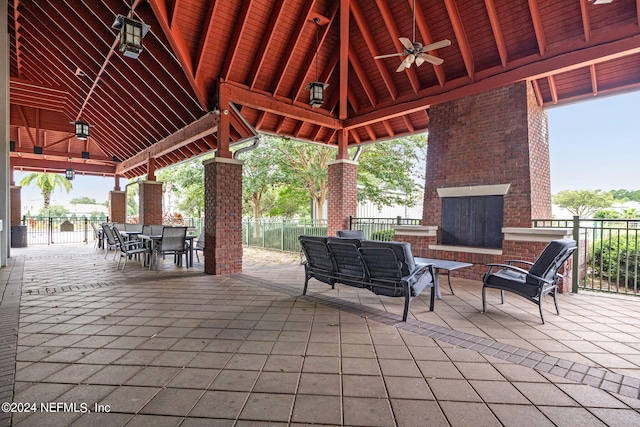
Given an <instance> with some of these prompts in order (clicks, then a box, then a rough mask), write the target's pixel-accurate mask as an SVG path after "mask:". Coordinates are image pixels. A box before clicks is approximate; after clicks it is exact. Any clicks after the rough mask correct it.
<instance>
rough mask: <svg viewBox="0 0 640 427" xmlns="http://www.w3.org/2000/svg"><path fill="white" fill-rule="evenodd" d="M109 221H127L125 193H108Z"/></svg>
mask: <svg viewBox="0 0 640 427" xmlns="http://www.w3.org/2000/svg"><path fill="white" fill-rule="evenodd" d="M109 221H111V222H126V221H127V192H126V191H110V192H109Z"/></svg>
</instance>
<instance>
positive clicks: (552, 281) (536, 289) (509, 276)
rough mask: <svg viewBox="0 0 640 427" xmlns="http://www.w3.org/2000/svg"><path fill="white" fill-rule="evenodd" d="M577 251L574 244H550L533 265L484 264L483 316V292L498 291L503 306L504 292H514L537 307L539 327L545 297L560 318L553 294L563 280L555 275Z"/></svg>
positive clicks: (573, 242)
mask: <svg viewBox="0 0 640 427" xmlns="http://www.w3.org/2000/svg"><path fill="white" fill-rule="evenodd" d="M576 249H577V245H576V242H575V240H571V239H561V240H553V241H551V242H550V243H549V244H548V245H547V247H546V248H545V249H544V250H543V251H542V253H541V254H540V256H539V257H538V259H537V260H536V262H535V263H533V262H529V261H522V260H508V261H506V262H507V264H487V266H488V267H489V271H487V272H486V273H485V274H484V276H483V278H482V312H483V313H484V312H486V311H487V302H486V299H485V290H486V289H487V288H493V289H500V297H501V301H502V304H504V291H509V292H513V293H515V294H517V295H520V296H521V297H523V298H525V299H527V300H528V301H531V302H532V303H534V304H536V305H537V306H538V309H539V311H540V319H541V320H542V324H544V316H543V315H542V305H541V303H542V297H544V296H545V295H552V296H553V303H554V305H555V306H556V312H557V313H558V314H560V309H559V308H558V301H557V300H556V293H557V292H558V282H559V281H560V279H561V278H562V277H563V276H562V275H561V274H560V273H559V272H558V271H559V270H560V268H561V267H562V266H563V264H564V263H565V261H566V260H567V259H569V257H570V256H571V254H573V252H575V250H576ZM514 263H519V264H522V265H525V266H527V267H529V269H528V270H527V269H526V268H521V267H516V266H514V265H513V264H514ZM495 268H501V270H498V271H494V269H495Z"/></svg>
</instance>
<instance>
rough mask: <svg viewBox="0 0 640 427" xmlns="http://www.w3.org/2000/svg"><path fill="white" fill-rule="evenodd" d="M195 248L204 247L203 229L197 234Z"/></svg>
mask: <svg viewBox="0 0 640 427" xmlns="http://www.w3.org/2000/svg"><path fill="white" fill-rule="evenodd" d="M195 249H204V229H203V230H202V231H201V232H200V235H199V236H198V241H197V242H196V245H195Z"/></svg>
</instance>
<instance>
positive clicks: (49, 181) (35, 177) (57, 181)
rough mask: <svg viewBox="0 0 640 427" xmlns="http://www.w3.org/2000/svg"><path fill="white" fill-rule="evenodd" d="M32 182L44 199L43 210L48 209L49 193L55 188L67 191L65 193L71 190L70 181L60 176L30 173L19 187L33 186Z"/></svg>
mask: <svg viewBox="0 0 640 427" xmlns="http://www.w3.org/2000/svg"><path fill="white" fill-rule="evenodd" d="M34 182H35V184H36V185H37V186H38V187H39V188H40V192H41V194H42V197H43V198H44V208H45V209H49V204H50V203H51V193H53V191H54V190H55V189H56V187H60V189H63V190H67V193H68V192H69V190H71V189H72V188H73V185H72V184H71V181H69V180H68V179H66V178H64V177H63V176H62V175H58V174H55V173H43V172H34V173H30V174H29V175H27V176H25V177H24V178H22V180H21V181H20V185H21V186H23V187H26V186H29V185H31V184H33V183H34Z"/></svg>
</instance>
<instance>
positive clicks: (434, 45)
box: [420, 39, 451, 52]
mask: <svg viewBox="0 0 640 427" xmlns="http://www.w3.org/2000/svg"><path fill="white" fill-rule="evenodd" d="M447 46H451V40H447V39H444V40H440V41H439V42H435V43H431V44H428V45H426V46H422V49H420V51H421V52H429V51H430V50H436V49H440V48H442V47H447Z"/></svg>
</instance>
